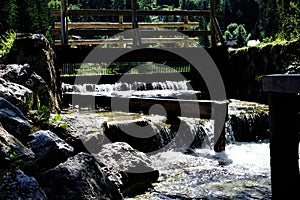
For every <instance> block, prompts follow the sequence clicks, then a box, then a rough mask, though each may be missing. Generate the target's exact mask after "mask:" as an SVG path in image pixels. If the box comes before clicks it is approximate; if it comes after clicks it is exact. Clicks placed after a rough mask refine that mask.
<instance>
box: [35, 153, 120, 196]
mask: <svg viewBox="0 0 300 200" xmlns="http://www.w3.org/2000/svg"><path fill="white" fill-rule="evenodd" d="M100 165H101V166H100ZM101 168H104V165H103V164H101V163H98V162H97V161H96V159H95V158H94V157H93V156H92V155H90V154H87V153H79V154H77V155H75V156H74V157H71V158H69V159H68V160H67V161H66V162H64V163H61V164H59V165H58V166H56V167H55V168H52V169H50V170H48V171H47V172H46V173H45V176H44V180H43V181H40V182H41V185H42V186H43V188H44V190H45V192H46V194H47V196H48V198H49V199H61V200H63V199H82V200H84V199H86V200H90V199H95V200H101V199H106V200H107V199H114V200H118V199H122V196H121V194H120V192H119V191H118V187H117V186H116V185H115V184H114V183H113V182H111V181H110V180H109V179H108V178H107V172H106V171H104V170H102V169H101Z"/></svg>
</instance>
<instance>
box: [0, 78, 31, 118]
mask: <svg viewBox="0 0 300 200" xmlns="http://www.w3.org/2000/svg"><path fill="white" fill-rule="evenodd" d="M0 97H3V98H5V99H7V100H8V101H10V102H11V103H13V104H14V105H16V106H17V107H18V108H19V109H20V110H22V112H23V113H26V112H27V111H28V110H29V107H31V106H32V103H33V92H32V91H31V90H30V89H28V88H26V87H24V86H22V85H19V84H17V83H12V82H8V81H6V80H4V79H3V78H0Z"/></svg>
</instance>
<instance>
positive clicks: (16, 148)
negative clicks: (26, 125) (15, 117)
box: [0, 124, 34, 199]
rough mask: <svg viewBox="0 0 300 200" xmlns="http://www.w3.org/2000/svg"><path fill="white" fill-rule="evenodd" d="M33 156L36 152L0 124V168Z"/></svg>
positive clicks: (16, 163) (12, 165) (10, 166)
mask: <svg viewBox="0 0 300 200" xmlns="http://www.w3.org/2000/svg"><path fill="white" fill-rule="evenodd" d="M33 158H34V153H33V152H32V151H31V150H30V149H28V148H27V147H25V146H24V145H23V144H22V143H21V142H20V141H19V140H18V139H17V138H15V137H14V136H12V135H11V134H9V133H8V132H7V131H6V130H5V129H4V128H3V127H2V125H1V124H0V163H1V165H0V168H2V169H8V168H13V167H16V165H18V164H20V162H25V161H29V160H32V159H33ZM0 199H2V198H0Z"/></svg>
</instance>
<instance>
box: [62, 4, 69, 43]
mask: <svg viewBox="0 0 300 200" xmlns="http://www.w3.org/2000/svg"><path fill="white" fill-rule="evenodd" d="M67 6H68V0H61V27H60V28H61V44H62V45H67V44H68V20H67V17H68V8H67Z"/></svg>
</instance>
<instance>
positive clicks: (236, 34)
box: [224, 23, 251, 47]
mask: <svg viewBox="0 0 300 200" xmlns="http://www.w3.org/2000/svg"><path fill="white" fill-rule="evenodd" d="M250 35H251V34H247V31H246V29H245V27H244V25H242V24H240V25H238V24H237V23H231V24H229V25H228V26H227V29H226V31H225V33H224V39H225V41H232V40H236V45H237V46H238V47H243V46H246V45H247V42H248V40H249V38H250Z"/></svg>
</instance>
